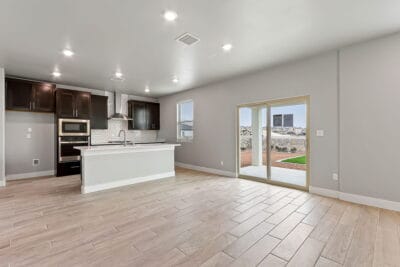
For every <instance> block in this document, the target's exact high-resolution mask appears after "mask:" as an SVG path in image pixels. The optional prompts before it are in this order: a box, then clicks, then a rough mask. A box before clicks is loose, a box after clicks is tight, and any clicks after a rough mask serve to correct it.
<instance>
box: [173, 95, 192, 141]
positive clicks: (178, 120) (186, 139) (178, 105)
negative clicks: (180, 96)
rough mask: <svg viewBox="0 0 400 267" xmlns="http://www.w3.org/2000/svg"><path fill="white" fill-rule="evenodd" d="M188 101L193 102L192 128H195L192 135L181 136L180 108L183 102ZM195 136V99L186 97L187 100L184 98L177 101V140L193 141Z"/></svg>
mask: <svg viewBox="0 0 400 267" xmlns="http://www.w3.org/2000/svg"><path fill="white" fill-rule="evenodd" d="M187 102H192V114H193V117H192V129H193V133H192V136H191V137H181V136H180V135H179V122H180V118H179V114H180V110H181V104H184V103H187ZM193 138H194V101H193V99H186V100H182V101H179V102H177V103H176V140H177V142H181V143H192V142H193Z"/></svg>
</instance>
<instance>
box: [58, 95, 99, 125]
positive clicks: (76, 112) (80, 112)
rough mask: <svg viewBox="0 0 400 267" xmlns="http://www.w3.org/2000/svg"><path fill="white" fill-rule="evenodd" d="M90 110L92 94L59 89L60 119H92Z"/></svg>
mask: <svg viewBox="0 0 400 267" xmlns="http://www.w3.org/2000/svg"><path fill="white" fill-rule="evenodd" d="M90 110H91V94H90V93H88V92H81V91H73V90H67V89H57V91H56V113H57V116H58V117H59V118H77V119H90V113H91V112H90Z"/></svg>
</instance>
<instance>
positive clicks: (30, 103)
mask: <svg viewBox="0 0 400 267" xmlns="http://www.w3.org/2000/svg"><path fill="white" fill-rule="evenodd" d="M29 110H32V101H29Z"/></svg>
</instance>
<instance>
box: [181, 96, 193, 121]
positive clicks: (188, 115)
mask: <svg viewBox="0 0 400 267" xmlns="http://www.w3.org/2000/svg"><path fill="white" fill-rule="evenodd" d="M181 120H183V121H191V120H193V102H191V101H190V102H184V103H182V104H181Z"/></svg>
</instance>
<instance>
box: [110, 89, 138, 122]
mask: <svg viewBox="0 0 400 267" xmlns="http://www.w3.org/2000/svg"><path fill="white" fill-rule="evenodd" d="M121 100H122V99H121V94H120V93H117V92H114V114H113V115H112V116H111V117H109V118H108V119H109V120H119V121H129V120H132V118H129V117H128V116H127V115H126V114H124V113H123V111H122V103H121Z"/></svg>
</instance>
